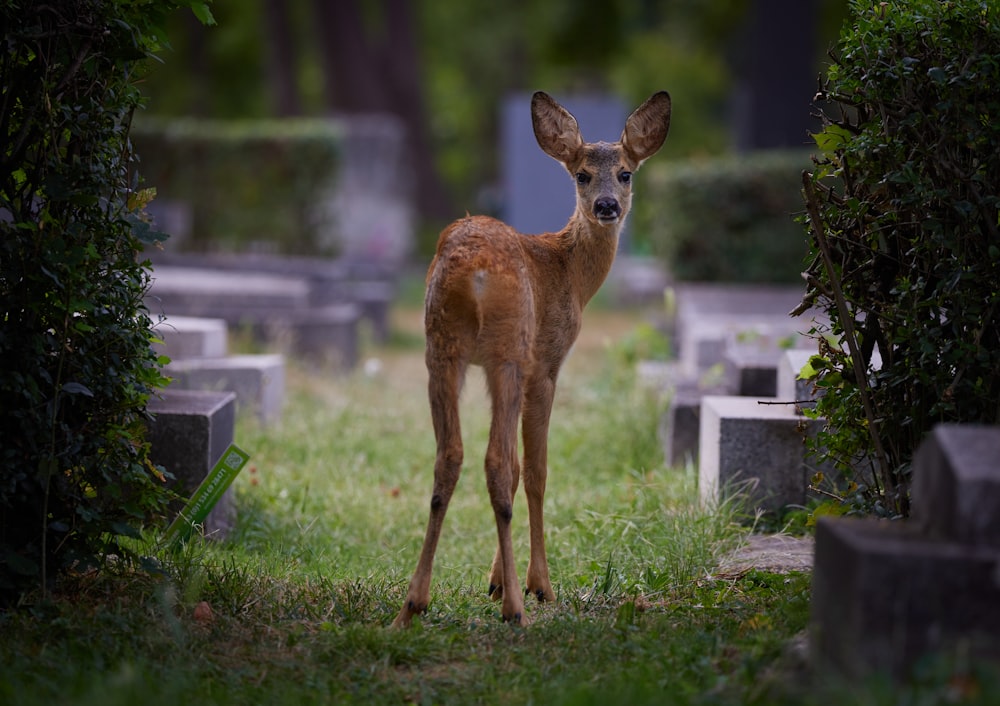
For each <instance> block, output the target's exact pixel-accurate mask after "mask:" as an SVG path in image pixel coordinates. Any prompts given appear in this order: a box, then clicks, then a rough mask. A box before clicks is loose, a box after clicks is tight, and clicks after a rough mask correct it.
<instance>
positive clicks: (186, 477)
mask: <svg viewBox="0 0 1000 706" xmlns="http://www.w3.org/2000/svg"><path fill="white" fill-rule="evenodd" d="M147 410H148V411H149V412H150V413H151V414H152V415H153V419H152V420H151V421H150V422H149V426H148V439H149V442H150V459H151V460H152V461H153V463H156V464H158V465H160V466H163V467H164V468H165V469H166V470H167V471H168V472H170V473H171V474H173V475H174V477H175V478H176V481H175V482H176V484H177V486H176V487H177V492H178V494H180V495H182V496H184V497H190V495H191V493H193V492H194V491H195V489H197V487H198V485H199V484H200V483H201V482H202V481H203V480H204V479H205V477H206V476H207V475H208V472H209V471H210V470H211V469H212V466H214V465H215V464H216V462H217V461H218V460H219V459H220V458H221V457H222V454H223V453H224V452H225V451H226V449H227V448H229V445H230V444H231V443H233V433H234V427H235V421H236V394H235V393H233V392H209V391H198V390H175V389H173V388H172V387H169V388H167V389H166V390H164V391H163V392H161V393H160V394H159V395H157V396H154V397H152V398H150V400H149V404H148V405H147ZM180 507H181V504H178V505H176V506H175V507H174V508H173V510H174V511H175V512H177V511H179V510H180ZM235 522H236V502H235V498H234V495H233V491H232V489H231V488H230V489H229V490H227V491H226V492H225V493H224V494H223V496H222V498H221V499H220V500H219V503H218V504H217V505H216V506H215V508H214V509H213V510H212V512H211V513H209V515H208V518H206V520H205V534H206V535H208V536H212V537H217V538H224V537H225V536H227V535H228V534H229V532H230V531H231V530H232V528H233V526H234V525H235Z"/></svg>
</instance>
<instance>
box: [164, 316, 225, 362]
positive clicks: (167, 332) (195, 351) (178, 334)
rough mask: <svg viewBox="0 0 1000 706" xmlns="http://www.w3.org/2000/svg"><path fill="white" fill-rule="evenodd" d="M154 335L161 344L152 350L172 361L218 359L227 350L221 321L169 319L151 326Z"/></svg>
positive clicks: (185, 318)
mask: <svg viewBox="0 0 1000 706" xmlns="http://www.w3.org/2000/svg"><path fill="white" fill-rule="evenodd" d="M153 331H154V333H155V334H156V336H158V337H159V338H160V340H162V341H163V343H154V344H153V349H154V350H155V351H156V352H157V354H159V355H166V356H169V357H170V359H171V360H184V359H188V358H221V357H223V356H225V355H226V353H227V350H228V346H229V343H228V332H227V329H226V322H225V320H224V319H209V318H202V317H194V316H171V317H169V318H166V319H164V320H163V321H159V322H157V323H156V324H154V327H153Z"/></svg>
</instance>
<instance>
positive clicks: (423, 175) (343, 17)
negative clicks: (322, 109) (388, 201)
mask: <svg viewBox="0 0 1000 706" xmlns="http://www.w3.org/2000/svg"><path fill="white" fill-rule="evenodd" d="M361 8H362V5H361V3H360V2H359V1H358V0H313V12H314V17H315V19H316V27H317V31H318V32H319V44H320V53H321V61H322V69H323V83H324V92H325V95H326V104H327V108H328V109H329V110H331V111H332V112H343V113H349V114H355V115H363V114H365V113H391V114H393V115H395V116H397V117H398V118H399V119H400V120H401V121H402V122H403V124H404V126H405V129H406V133H407V134H406V143H407V148H408V152H409V159H410V161H411V163H412V168H413V173H414V178H415V179H416V194H417V203H416V208H417V210H418V212H419V213H420V215H421V216H422V217H423V219H424V220H427V221H431V222H441V221H444V220H447V219H448V218H450V217H451V216H452V215H453V214H452V209H451V201H450V198H449V196H448V193H447V191H446V189H445V187H444V183H443V181H442V179H441V176H440V173H439V172H438V169H437V164H436V161H435V159H434V151H433V147H432V144H431V137H430V128H429V124H428V121H427V115H426V108H425V106H424V100H423V82H422V76H421V73H420V55H419V51H418V48H417V42H416V36H415V32H416V27H415V23H416V18H415V17H414V12H413V3H412V0H383V2H382V4H381V6H380V8H379V10H380V14H379V15H378V16H377V17H375V18H366V16H365V15H364V14H363V13H362V9H361ZM366 19H368V20H370V22H366Z"/></svg>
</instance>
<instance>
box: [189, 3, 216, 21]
mask: <svg viewBox="0 0 1000 706" xmlns="http://www.w3.org/2000/svg"><path fill="white" fill-rule="evenodd" d="M191 12H193V13H194V16H195V17H197V18H198V21H199V22H201V23H202V24H203V25H206V26H208V27H214V26H215V24H216V22H215V17H214V16H213V15H212V11H211V10H210V9H209V7H208V3H205V2H196V3H192V5H191Z"/></svg>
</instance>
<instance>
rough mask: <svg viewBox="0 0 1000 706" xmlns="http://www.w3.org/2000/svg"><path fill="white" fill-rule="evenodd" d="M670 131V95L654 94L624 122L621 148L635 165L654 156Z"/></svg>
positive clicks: (662, 92)
mask: <svg viewBox="0 0 1000 706" xmlns="http://www.w3.org/2000/svg"><path fill="white" fill-rule="evenodd" d="M669 131H670V94H669V93H667V92H666V91H660V92H658V93H654V94H653V95H651V96H650V97H649V98H647V99H646V102H645V103H643V104H642V105H640V106H639V107H638V108H636V109H635V111H634V112H633V113H632V114H631V115H630V116H629V117H628V120H626V121H625V130H624V131H623V132H622V146H623V147H624V148H625V152H626V153H627V154H628V155H629V157H630V158H631V159H632V160H633V161H635V163H636V165H639V164H642V163H643V162H644V161H645V160H647V159H649V158H650V157H652V156H653V155H654V154H656V152H657V150H659V149H660V147H662V146H663V141H664V140H666V139H667V132H669Z"/></svg>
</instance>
